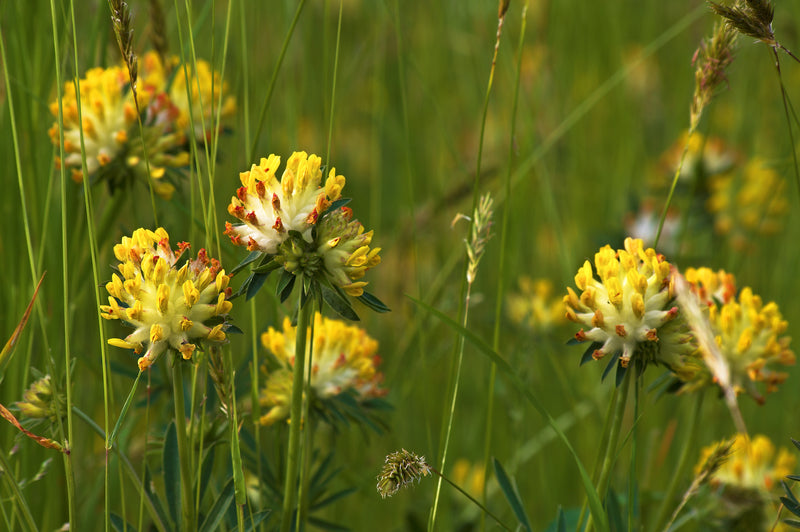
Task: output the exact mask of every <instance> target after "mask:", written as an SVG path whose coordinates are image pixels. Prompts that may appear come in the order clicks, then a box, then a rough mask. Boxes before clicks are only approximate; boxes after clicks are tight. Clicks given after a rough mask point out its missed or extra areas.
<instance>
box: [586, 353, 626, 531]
mask: <svg viewBox="0 0 800 532" xmlns="http://www.w3.org/2000/svg"><path fill="white" fill-rule="evenodd" d="M634 371H635V369H634V368H633V367H629V368H628V369H627V371H625V377H623V379H622V388H621V389H620V393H619V398H618V399H617V405H616V408H615V409H614V421H613V422H612V425H611V434H610V435H609V437H608V446H607V447H606V453H605V455H604V456H603V467H602V469H600V478H599V479H597V493H598V494H599V495H600V499H601V500H602V499H604V497H605V493H606V491H607V490H608V479H609V477H610V476H611V469H612V468H613V466H614V459H615V457H616V455H617V444H618V443H619V433H620V428H622V418H624V417H625V406H626V405H627V403H628V401H627V399H628V390H630V387H631V379H632V378H633V377H632V376H631V375H632V374H633V372H634ZM592 525H593V523H592V516H591V515H590V516H589V520H588V522H587V523H586V532H591V530H592Z"/></svg>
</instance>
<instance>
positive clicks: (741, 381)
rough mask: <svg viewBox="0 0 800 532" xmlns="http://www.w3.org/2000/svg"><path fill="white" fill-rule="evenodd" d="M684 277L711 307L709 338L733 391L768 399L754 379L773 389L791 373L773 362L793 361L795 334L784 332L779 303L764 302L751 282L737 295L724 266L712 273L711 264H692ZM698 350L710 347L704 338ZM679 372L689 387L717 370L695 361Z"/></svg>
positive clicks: (705, 380)
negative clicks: (761, 392) (698, 266)
mask: <svg viewBox="0 0 800 532" xmlns="http://www.w3.org/2000/svg"><path fill="white" fill-rule="evenodd" d="M685 278H686V280H687V281H688V282H689V284H690V286H691V288H692V291H693V292H694V293H695V294H696V295H697V297H698V299H699V300H700V301H701V302H702V303H704V305H706V306H707V309H708V325H707V327H710V331H709V333H710V337H711V338H713V339H714V341H715V343H716V345H717V347H718V348H719V353H720V355H721V358H722V359H723V360H724V363H725V365H726V366H727V371H728V372H729V373H730V381H731V384H732V386H733V388H734V391H735V392H736V393H737V394H738V393H742V392H746V393H748V394H749V395H750V396H752V397H753V398H754V399H755V400H756V401H758V402H759V403H762V402H763V401H764V398H763V397H762V396H761V394H760V393H759V392H758V390H757V388H756V383H757V382H765V383H766V386H767V391H768V392H772V391H775V390H776V389H777V387H778V385H779V384H780V383H782V382H783V381H784V380H786V377H787V376H788V374H787V373H785V372H782V371H776V370H775V369H774V367H775V366H776V365H784V366H788V365H792V364H794V361H795V355H794V353H793V352H792V350H791V349H789V343H790V341H791V338H790V337H788V336H782V334H783V333H784V332H785V331H786V328H787V325H788V324H787V322H786V321H785V320H784V319H783V317H782V315H781V313H780V309H779V308H778V305H777V304H775V303H773V302H770V303H767V304H766V305H764V303H763V302H762V300H761V298H760V297H759V296H757V295H754V294H753V291H752V289H750V288H749V287H745V288H743V289H742V291H741V292H740V293H739V294H738V296H737V294H736V281H735V279H734V278H733V275H731V274H729V273H726V272H725V271H723V270H720V271H718V272H717V273H714V272H712V271H711V270H710V269H708V268H699V269H696V270H695V269H693V268H689V269H688V270H687V271H686V274H685ZM700 349H701V350H703V349H706V348H704V347H703V344H702V343H701V344H700ZM704 354H705V355H707V356H708V353H704ZM680 377H681V379H682V380H684V381H685V385H684V386H685V388H686V389H687V390H694V389H697V388H700V387H703V386H705V385H707V384H709V383H711V382H712V381H714V380H715V378H714V376H713V372H711V371H710V370H709V368H708V367H707V366H706V365H705V364H701V363H699V364H696V365H693V366H692V368H691V369H690V370H688V371H686V372H685V373H684V374H683V375H680Z"/></svg>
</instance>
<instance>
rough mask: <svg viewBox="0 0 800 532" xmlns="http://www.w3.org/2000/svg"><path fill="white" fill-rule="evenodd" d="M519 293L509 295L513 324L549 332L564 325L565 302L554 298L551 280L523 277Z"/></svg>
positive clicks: (509, 310) (509, 313)
mask: <svg viewBox="0 0 800 532" xmlns="http://www.w3.org/2000/svg"><path fill="white" fill-rule="evenodd" d="M518 285H519V292H515V293H512V294H509V295H508V298H507V304H506V308H507V312H508V317H509V318H510V319H511V321H512V322H514V323H516V324H518V325H523V326H525V327H528V328H530V329H532V330H535V331H547V330H549V329H552V328H553V327H555V326H557V325H560V324H561V323H564V321H565V320H564V311H565V308H564V302H563V301H562V300H561V298H559V297H554V296H553V283H552V281H550V280H549V279H531V278H530V277H527V276H522V277H520V278H519V281H518Z"/></svg>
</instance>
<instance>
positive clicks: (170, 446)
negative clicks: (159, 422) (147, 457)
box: [162, 422, 181, 529]
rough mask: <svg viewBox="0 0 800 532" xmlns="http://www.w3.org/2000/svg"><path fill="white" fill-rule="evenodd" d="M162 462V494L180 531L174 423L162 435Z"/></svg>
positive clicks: (176, 433) (176, 442) (179, 492)
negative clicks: (164, 495) (163, 493)
mask: <svg viewBox="0 0 800 532" xmlns="http://www.w3.org/2000/svg"><path fill="white" fill-rule="evenodd" d="M162 460H163V464H164V465H163V468H164V492H165V494H166V497H167V507H168V508H169V513H170V515H171V516H172V520H173V522H174V523H175V524H176V525H177V528H178V529H180V528H181V526H180V522H181V521H180V519H181V515H180V508H181V474H180V457H179V456H178V432H177V431H176V430H175V422H171V423H170V424H169V426H168V427H167V432H166V434H165V435H164V450H163V453H162Z"/></svg>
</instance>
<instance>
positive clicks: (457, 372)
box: [428, 14, 505, 532]
mask: <svg viewBox="0 0 800 532" xmlns="http://www.w3.org/2000/svg"><path fill="white" fill-rule="evenodd" d="M504 20H505V14H501V15H500V17H499V18H498V20H497V37H496V39H495V43H494V53H493V54H492V64H491V67H490V68H489V81H488V82H487V83H486V93H485V94H484V98H483V113H482V115H481V130H480V134H479V136H478V153H477V157H476V162H475V180H474V182H473V184H472V209H471V210H470V211H469V212H470V214H472V213H474V212H475V209H476V208H477V207H478V197H479V195H480V194H479V190H480V176H481V161H482V157H483V139H484V135H485V133H486V117H487V115H488V113H489V97H490V96H491V94H492V84H493V83H494V70H495V65H496V64H497V51H498V50H499V49H500V35H501V34H502V31H503V22H504ZM474 223H475V220H474V216H473V217H472V218H470V222H469V228H468V229H467V234H471V233H472V227H473V225H474ZM467 267H468V264H467V262H465V264H464V269H463V271H462V275H463V277H462V281H461V298H460V304H459V316H460V317H461V321H462V324H463V326H464V327H465V328H466V326H467V316H468V314H469V294H470V288H471V284H470V283H469V282H468V281H467V275H466V273H467ZM456 351H457V353H458V354H457V361H456V363H455V364H454V365H453V367H451V371H450V379H451V382H452V383H453V391H452V399H451V401H450V411H449V413H448V415H447V427H446V429H445V430H446V432H445V437H444V445H443V448H442V460H441V463H440V466H439V467H440V468H441V469H442V470H444V468H445V461H446V459H447V449H448V447H449V444H450V433H451V430H452V427H453V415H454V413H455V407H456V399H457V397H458V381H459V379H460V377H461V364H462V362H463V358H464V338H463V337H459V338H458V342H457V345H456ZM441 490H442V477H439V482H438V483H437V484H436V495H435V497H434V499H433V509H432V510H431V516H430V520H429V521H428V531H429V532H430V531H432V530H434V529H435V528H436V514H437V511H438V509H439V496H440V494H441Z"/></svg>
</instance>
